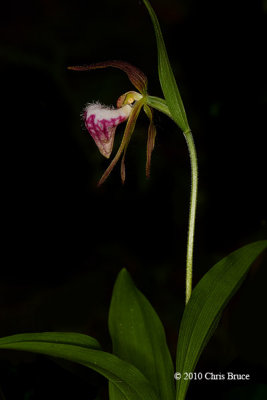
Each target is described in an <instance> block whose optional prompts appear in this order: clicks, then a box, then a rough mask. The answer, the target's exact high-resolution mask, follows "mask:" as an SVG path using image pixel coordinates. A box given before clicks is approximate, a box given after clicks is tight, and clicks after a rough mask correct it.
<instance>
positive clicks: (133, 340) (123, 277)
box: [109, 269, 175, 399]
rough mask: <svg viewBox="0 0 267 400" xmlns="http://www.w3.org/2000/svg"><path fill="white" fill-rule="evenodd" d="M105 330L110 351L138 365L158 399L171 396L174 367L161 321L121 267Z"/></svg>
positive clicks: (173, 392) (172, 393) (173, 390)
mask: <svg viewBox="0 0 267 400" xmlns="http://www.w3.org/2000/svg"><path fill="white" fill-rule="evenodd" d="M109 330H110V334H111V338H112V343H113V352H114V354H116V355H118V356H119V357H120V358H122V359H123V360H125V361H127V362H130V363H131V364H133V365H134V366H135V367H136V368H138V369H139V370H140V371H141V372H142V373H143V374H144V376H145V377H146V378H147V379H148V380H149V381H150V382H151V383H152V384H153V387H154V388H155V391H156V393H157V395H158V397H159V398H162V399H165V398H167V399H173V398H174V397H175V389H174V379H173V374H174V370H173V364H172V360H171V356H170V353H169V349H168V346H167V343H166V337H165V332H164V329H163V326H162V323H161V321H160V319H159V317H158V315H157V314H156V312H155V311H154V309H153V307H152V306H151V304H150V303H149V302H148V300H147V299H146V298H145V296H144V295H143V294H142V293H141V292H140V291H139V290H138V289H137V288H136V287H135V285H134V283H133V281H132V279H131V277H130V275H129V274H128V272H127V271H126V270H125V269H123V270H122V271H121V272H120V274H119V276H118V278H117V281H116V283H115V286H114V290H113V295H112V300H111V306H110V312H109Z"/></svg>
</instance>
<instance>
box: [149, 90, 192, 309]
mask: <svg viewBox="0 0 267 400" xmlns="http://www.w3.org/2000/svg"><path fill="white" fill-rule="evenodd" d="M147 104H148V105H149V106H151V107H153V108H155V109H157V110H158V111H161V112H163V113H164V114H166V115H167V116H168V117H169V118H172V114H171V112H170V110H169V108H168V106H167V103H166V101H165V100H163V99H161V98H159V97H156V96H147ZM172 119H173V118H172ZM183 134H184V137H185V140H186V143H187V147H188V151H189V156H190V163H191V194H190V206H189V222H188V234H187V253H186V278H185V303H186V304H187V303H188V301H189V299H190V296H191V292H192V277H193V250H194V236H195V220H196V207H197V190H198V164H197V153H196V147H195V143H194V139H193V135H192V132H191V130H190V129H188V130H186V131H185V132H183Z"/></svg>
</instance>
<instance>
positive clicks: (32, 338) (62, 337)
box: [0, 332, 101, 350]
mask: <svg viewBox="0 0 267 400" xmlns="http://www.w3.org/2000/svg"><path fill="white" fill-rule="evenodd" d="M19 342H46V343H61V344H71V345H74V346H79V347H85V348H88V349H96V350H100V349H101V346H100V344H99V343H98V341H97V340H96V339H94V338H92V337H91V336H87V335H84V334H82V333H72V332H40V333H19V334H17V335H11V336H6V337H3V338H0V345H5V344H9V343H19Z"/></svg>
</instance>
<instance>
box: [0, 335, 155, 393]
mask: <svg viewBox="0 0 267 400" xmlns="http://www.w3.org/2000/svg"><path fill="white" fill-rule="evenodd" d="M60 335H62V336H61V338H62V342H61V339H60ZM72 335H74V336H76V337H75V338H74V340H73V344H70V342H71V340H72V339H71V336H72ZM81 336H85V335H79V334H68V333H48V332H46V333H36V334H34V333H31V334H19V335H13V336H8V337H5V338H1V339H0V349H9V350H22V351H30V352H33V353H39V354H45V355H48V356H52V357H59V358H63V359H65V360H69V361H72V362H75V363H78V364H80V365H84V366H85V367H88V368H91V369H93V370H94V371H96V372H99V373H100V374H101V375H103V376H105V377H106V378H107V379H108V380H109V381H110V382H112V383H113V384H114V386H115V387H116V388H117V389H118V390H119V391H120V392H121V393H122V394H123V396H124V398H125V399H127V400H144V399H146V400H159V399H158V398H157V396H156V394H155V392H154V390H153V388H152V386H151V385H150V383H149V382H148V380H147V379H146V378H145V377H144V376H143V375H142V373H141V372H140V371H139V370H138V369H137V368H135V367H134V366H133V365H131V364H129V363H127V362H125V361H122V360H120V359H119V358H118V357H116V356H115V355H113V354H109V353H106V352H104V351H101V350H97V349H96V347H97V346H98V343H97V341H95V340H94V339H92V338H87V339H86V338H85V337H81ZM90 341H92V348H90V344H89V343H90ZM77 343H79V344H77Z"/></svg>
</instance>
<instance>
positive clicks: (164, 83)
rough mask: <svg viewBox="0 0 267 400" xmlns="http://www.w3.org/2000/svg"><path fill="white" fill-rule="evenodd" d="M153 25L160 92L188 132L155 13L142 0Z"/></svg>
mask: <svg viewBox="0 0 267 400" xmlns="http://www.w3.org/2000/svg"><path fill="white" fill-rule="evenodd" d="M143 3H144V4H145V6H146V8H147V10H148V12H149V15H150V18H151V20H152V23H153V27H154V31H155V35H156V41H157V48H158V73H159V80H160V84H161V88H162V92H163V94H164V97H165V99H166V102H167V105H168V107H169V110H170V112H171V114H172V117H173V119H174V121H175V122H176V123H177V125H178V126H179V127H180V128H181V129H182V131H183V132H186V131H188V130H190V128H189V124H188V121H187V116H186V112H185V108H184V105H183V101H182V98H181V95H180V92H179V89H178V86H177V83H176V80H175V77H174V74H173V71H172V68H171V65H170V61H169V57H168V54H167V50H166V46H165V43H164V39H163V36H162V32H161V28H160V25H159V21H158V18H157V16H156V14H155V11H154V10H153V8H152V7H151V5H150V3H149V1H148V0H143Z"/></svg>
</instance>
